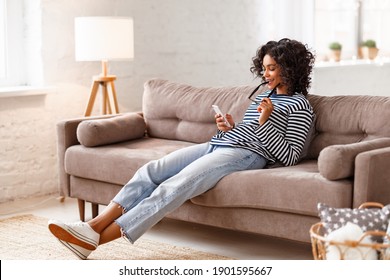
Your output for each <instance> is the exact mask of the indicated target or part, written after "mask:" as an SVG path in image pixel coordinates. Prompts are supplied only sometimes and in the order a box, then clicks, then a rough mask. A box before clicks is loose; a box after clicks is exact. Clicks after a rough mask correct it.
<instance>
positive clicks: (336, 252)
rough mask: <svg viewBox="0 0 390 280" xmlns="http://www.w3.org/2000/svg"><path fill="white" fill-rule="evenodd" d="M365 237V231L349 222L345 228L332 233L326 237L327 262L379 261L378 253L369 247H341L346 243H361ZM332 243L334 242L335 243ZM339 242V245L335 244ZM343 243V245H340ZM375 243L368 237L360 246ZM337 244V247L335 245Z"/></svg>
mask: <svg viewBox="0 0 390 280" xmlns="http://www.w3.org/2000/svg"><path fill="white" fill-rule="evenodd" d="M362 235H363V230H362V229H361V228H360V227H359V226H358V225H356V224H353V223H350V222H348V223H347V224H346V225H345V226H343V227H341V228H339V229H337V230H335V231H332V232H331V233H330V234H328V236H327V237H326V240H327V241H329V242H330V243H327V246H326V259H327V260H341V259H343V260H377V259H378V253H377V251H376V250H375V249H373V248H371V247H369V246H348V245H341V244H344V242H345V241H359V240H360V238H361V237H362ZM331 241H334V242H333V243H332V242H331ZM335 242H337V243H335ZM339 243H341V244H339ZM372 243H374V242H373V241H372V240H371V238H369V237H368V236H366V237H364V239H363V240H362V241H361V242H360V244H365V245H367V244H372ZM333 244H335V245H333Z"/></svg>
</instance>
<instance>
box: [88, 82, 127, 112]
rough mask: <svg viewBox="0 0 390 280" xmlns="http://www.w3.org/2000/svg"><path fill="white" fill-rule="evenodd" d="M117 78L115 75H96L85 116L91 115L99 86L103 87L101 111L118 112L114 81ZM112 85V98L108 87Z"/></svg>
mask: <svg viewBox="0 0 390 280" xmlns="http://www.w3.org/2000/svg"><path fill="white" fill-rule="evenodd" d="M115 80H116V76H115V75H103V76H102V75H101V76H94V77H93V83H92V87H91V94H90V95H89V100H88V105H87V108H86V110H85V114H84V116H86V117H88V116H90V115H91V112H92V109H93V106H94V103H95V99H96V95H97V92H98V90H99V86H101V87H102V102H101V113H102V114H103V115H106V114H118V113H119V108H118V101H117V98H116V92H115V86H114V81H115ZM109 86H111V98H110V95H109V90H108V87H109Z"/></svg>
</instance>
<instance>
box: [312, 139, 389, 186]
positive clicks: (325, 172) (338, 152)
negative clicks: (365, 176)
mask: <svg viewBox="0 0 390 280" xmlns="http://www.w3.org/2000/svg"><path fill="white" fill-rule="evenodd" d="M389 145H390V138H378V139H373V140H368V141H363V142H359V143H352V144H342V145H332V146H328V147H326V148H324V149H323V150H322V151H321V152H320V155H319V156H318V170H319V172H320V174H321V175H322V176H323V177H325V178H326V179H328V180H339V179H344V178H348V177H351V176H353V175H354V169H355V158H356V156H357V155H358V154H360V153H362V152H366V151H371V150H375V149H380V148H385V147H389Z"/></svg>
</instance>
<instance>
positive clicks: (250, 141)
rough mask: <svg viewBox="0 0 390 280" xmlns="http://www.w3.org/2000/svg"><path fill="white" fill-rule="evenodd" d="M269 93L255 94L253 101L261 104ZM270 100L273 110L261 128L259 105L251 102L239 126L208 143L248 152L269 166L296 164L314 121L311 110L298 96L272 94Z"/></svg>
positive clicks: (297, 94) (302, 96)
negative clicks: (263, 160) (253, 153)
mask: <svg viewBox="0 0 390 280" xmlns="http://www.w3.org/2000/svg"><path fill="white" fill-rule="evenodd" d="M268 93H269V91H268V92H265V93H262V94H260V95H258V96H257V97H256V101H259V102H260V101H261V100H262V99H263V98H264V97H267V95H268ZM270 99H271V101H272V104H273V106H274V110H273V111H272V114H271V115H270V117H269V118H268V120H267V121H266V122H265V123H264V124H263V125H260V124H259V117H260V113H259V112H257V107H258V105H257V104H256V103H254V102H253V103H252V104H251V105H250V106H249V108H248V109H247V111H246V112H245V115H244V119H243V121H242V122H241V123H239V124H237V125H236V126H235V128H233V129H232V130H230V131H228V132H222V131H218V134H217V135H215V136H214V137H213V138H212V139H211V141H210V144H211V145H213V146H225V147H237V148H244V149H248V150H251V151H253V152H255V153H257V154H259V155H261V156H263V157H265V158H266V159H268V161H269V163H270V164H272V163H275V162H281V163H282V164H284V165H285V166H290V165H294V164H296V163H297V162H298V161H299V159H300V154H301V152H302V149H303V146H304V144H305V140H306V137H307V135H308V132H309V130H310V127H311V124H312V121H313V116H314V114H313V108H312V107H311V105H310V103H309V101H308V100H307V99H306V97H305V96H304V95H303V94H300V93H296V94H294V95H293V96H289V95H281V94H273V95H272V96H271V97H270Z"/></svg>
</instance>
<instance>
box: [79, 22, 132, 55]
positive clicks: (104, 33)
mask: <svg viewBox="0 0 390 280" xmlns="http://www.w3.org/2000/svg"><path fill="white" fill-rule="evenodd" d="M75 51H76V61H101V60H126V59H128V60H130V59H133V58H134V31H133V19H132V18H125V17H77V18H75Z"/></svg>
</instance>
